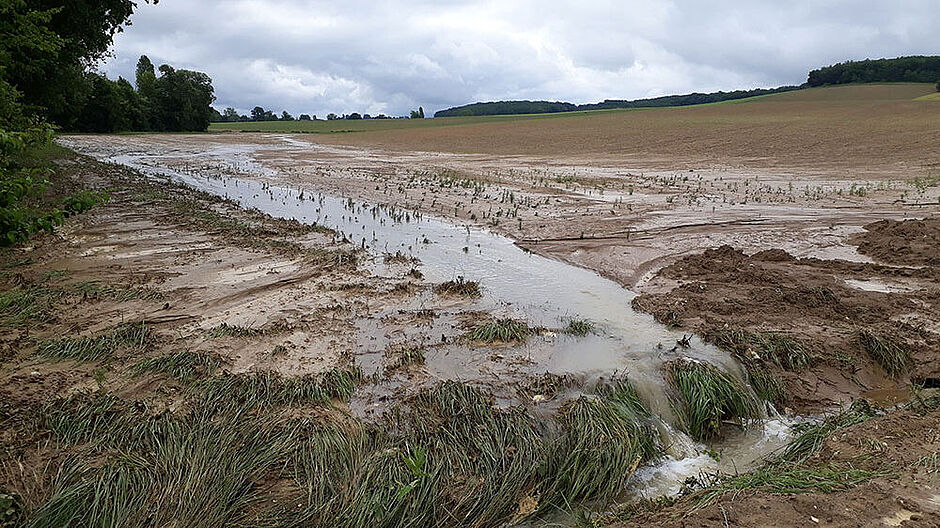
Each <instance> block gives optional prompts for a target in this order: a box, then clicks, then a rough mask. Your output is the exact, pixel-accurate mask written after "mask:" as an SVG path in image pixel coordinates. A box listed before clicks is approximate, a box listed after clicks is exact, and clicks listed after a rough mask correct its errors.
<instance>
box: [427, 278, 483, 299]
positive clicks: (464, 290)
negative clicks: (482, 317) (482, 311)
mask: <svg viewBox="0 0 940 528" xmlns="http://www.w3.org/2000/svg"><path fill="white" fill-rule="evenodd" d="M434 293H436V294H438V295H459V296H462V297H480V296H482V295H483V292H481V291H480V283H479V282H477V281H468V280H466V279H464V278H463V277H457V279H456V280H450V281H447V282H442V283H440V284H437V285H435V286H434Z"/></svg>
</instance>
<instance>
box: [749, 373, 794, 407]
mask: <svg viewBox="0 0 940 528" xmlns="http://www.w3.org/2000/svg"><path fill="white" fill-rule="evenodd" d="M747 379H748V382H750V384H751V387H752V388H753V389H754V393H755V394H757V397H758V398H761V399H762V400H765V401H769V402H770V403H773V404H774V405H783V404H785V403H787V400H788V399H789V396H788V394H787V390H786V389H785V388H784V386H783V382H782V381H780V378H778V377H777V376H776V375H774V374H773V373H771V372H769V371H767V370H766V369H764V368H763V367H748V369H747Z"/></svg>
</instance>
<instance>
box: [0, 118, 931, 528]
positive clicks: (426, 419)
mask: <svg viewBox="0 0 940 528" xmlns="http://www.w3.org/2000/svg"><path fill="white" fill-rule="evenodd" d="M59 142H60V143H61V144H62V145H64V146H67V147H69V148H71V149H74V150H75V151H76V152H79V153H81V154H85V155H87V156H89V157H83V156H76V155H74V154H63V157H62V158H61V159H59V160H58V161H57V162H56V163H57V166H58V168H59V171H61V172H63V173H64V174H66V175H68V177H69V178H72V179H73V180H76V181H81V182H83V185H85V186H90V187H91V188H94V189H98V190H100V191H101V192H107V193H109V194H110V196H111V199H110V200H109V201H108V202H107V203H105V204H102V205H99V206H97V207H95V208H94V209H93V210H92V211H91V212H89V213H87V214H86V215H82V216H80V217H77V218H76V219H74V220H71V219H70V221H69V222H68V224H67V225H66V226H65V227H64V228H63V229H61V230H60V231H57V232H56V234H55V235H50V236H46V237H41V238H37V239H36V241H35V243H34V244H31V245H29V246H27V247H24V248H21V249H17V250H16V251H13V252H7V253H4V254H3V262H2V265H3V266H4V267H3V270H4V273H3V274H2V275H0V279H2V280H3V281H5V282H6V284H7V287H8V290H9V291H10V293H9V294H8V295H7V296H6V297H5V298H3V299H0V301H2V302H0V324H2V325H4V327H5V328H7V329H8V330H9V332H7V335H5V336H4V338H3V339H2V340H0V346H2V349H0V350H3V351H4V354H6V355H7V357H9V358H10V359H9V360H8V361H7V363H6V366H5V368H4V370H3V373H4V376H6V381H7V383H6V384H5V387H4V389H3V391H2V393H0V395H2V396H3V398H4V401H10V402H12V403H11V404H10V406H9V408H13V409H29V410H30V412H28V413H24V412H14V413H13V414H10V415H9V417H7V418H3V416H5V415H0V418H3V419H4V420H5V422H4V423H6V424H11V426H10V427H9V428H8V429H7V431H8V432H7V433H5V434H6V435H7V436H6V437H5V438H6V440H5V442H6V443H5V444H4V445H7V446H14V447H12V448H9V449H10V453H11V460H12V461H13V462H12V463H10V464H3V465H0V482H2V484H3V486H4V487H5V489H11V490H14V491H15V492H16V493H17V496H19V497H23V498H24V499H23V504H24V508H26V510H28V511H31V512H33V515H34V518H35V519H37V521H36V522H37V523H38V524H37V525H39V526H43V525H55V524H56V523H57V522H59V524H61V522H60V520H61V519H63V518H66V517H67V516H68V515H69V513H68V512H70V511H74V510H73V509H72V508H71V507H70V504H71V502H70V501H72V500H81V501H84V502H88V503H92V504H100V505H101V506H102V507H104V506H105V505H106V504H107V505H110V504H111V502H109V501H110V499H107V498H106V497H109V496H112V495H113V494H123V495H121V496H124V495H126V496H131V497H150V496H152V495H153V494H154V493H158V492H159V493H165V492H163V491H159V490H162V489H163V487H164V486H165V485H166V483H165V482H164V481H163V480H162V479H161V477H159V475H161V474H163V472H167V471H170V472H174V473H176V472H178V473H179V474H181V475H185V476H186V477H185V479H183V480H180V481H179V482H178V483H171V484H170V485H171V487H172V488H173V490H174V491H173V493H174V494H178V495H179V496H180V497H196V496H201V497H202V498H201V499H199V501H198V506H197V505H195V503H194V505H193V506H192V507H190V506H189V505H181V506H180V507H182V508H183V510H184V511H186V515H187V516H192V517H191V520H192V522H193V523H194V525H199V524H200V523H203V522H204V519H205V518H207V517H206V516H216V518H219V519H221V518H225V519H230V520H231V519H237V520H238V523H239V524H241V525H263V526H269V525H273V526H301V525H318V526H319V525H322V526H334V525H336V524H337V521H336V520H337V519H340V520H341V521H340V522H339V524H340V525H342V526H350V527H354V526H363V525H372V524H379V525H388V526H412V525H424V524H429V523H432V519H433V520H434V522H437V521H439V520H440V519H448V520H447V522H445V523H444V524H445V525H448V526H504V525H517V526H541V525H545V524H549V525H562V526H576V525H581V524H583V523H584V522H591V523H593V524H595V525H605V524H612V525H619V524H618V523H620V524H622V525H625V526H626V525H632V526H638V525H664V526H681V525H682V524H683V523H685V522H687V521H685V520H683V519H685V518H686V517H687V516H688V517H690V518H693V519H695V521H691V522H693V523H698V524H701V525H704V526H709V525H714V526H722V525H723V524H722V523H723V522H724V519H726V517H727V515H729V514H728V513H727V512H729V511H731V509H730V508H731V503H732V502H733V503H734V508H736V509H735V511H740V512H751V513H749V514H747V515H745V514H744V513H741V514H737V515H739V517H738V519H745V520H747V519H750V520H756V519H760V518H762V515H763V514H761V513H760V512H762V511H764V510H765V509H767V508H770V509H773V510H774V511H780V510H779V509H780V508H786V507H787V506H786V505H787V504H788V503H787V502H786V501H780V500H777V499H775V498H773V497H775V495H774V494H776V493H779V492H780V491H779V490H780V489H781V486H784V487H785V486H791V487H790V488H785V489H798V490H801V492H806V493H808V497H810V499H807V500H812V501H818V502H814V504H820V505H825V507H826V508H828V511H830V512H831V514H830V515H831V516H832V517H833V518H838V519H840V521H839V522H840V523H842V524H837V525H845V526H851V525H852V523H853V522H855V521H854V520H853V519H856V517H852V515H850V514H848V513H846V512H852V511H855V510H854V509H853V508H855V506H856V505H857V504H859V503H860V502H865V503H874V502H878V503H879V504H882V505H884V509H885V511H890V512H891V513H890V514H888V515H891V516H895V515H900V516H902V517H903V516H906V515H908V514H910V515H912V516H914V517H916V516H917V515H920V512H926V511H931V508H932V507H933V506H931V504H933V503H932V502H931V500H933V499H932V498H931V496H929V495H923V494H919V495H917V496H916V497H913V498H911V500H912V501H914V502H911V503H905V505H906V506H905V508H902V509H896V508H895V507H894V506H890V505H889V503H890V502H891V500H893V499H892V497H894V496H896V493H899V492H897V491H896V490H900V489H904V486H909V485H911V483H913V482H914V481H918V482H919V481H920V479H926V481H930V482H932V479H934V477H933V476H932V475H934V473H930V465H929V464H927V463H924V462H923V460H924V458H923V457H928V459H929V455H930V450H931V449H934V446H935V445H936V443H937V439H936V438H935V437H931V436H930V431H932V430H933V429H932V428H931V427H932V426H931V423H933V422H932V420H934V421H935V415H936V413H937V410H936V407H937V404H938V402H937V401H936V400H937V399H938V398H937V396H936V394H935V392H936V389H935V388H934V387H935V386H936V384H937V382H936V380H937V379H940V363H938V362H937V360H936V358H937V357H940V339H938V337H940V319H938V318H937V316H936V314H937V313H940V311H938V310H937V307H938V306H940V297H938V295H940V290H937V288H936V284H937V283H938V281H940V275H938V273H940V272H938V268H937V266H936V264H937V262H940V261H938V260H937V259H938V258H940V254H938V251H937V247H940V246H938V243H940V220H938V219H937V218H936V216H935V213H934V210H935V209H936V208H937V207H938V204H940V201H938V196H937V194H938V189H940V180H936V179H935V178H933V177H932V176H930V170H929V168H918V169H917V170H916V171H914V172H913V173H895V172H891V171H887V172H885V171H879V170H876V169H872V170H869V171H866V172H864V173H851V174H850V173H846V172H844V171H841V170H836V171H834V170H827V169H819V170H810V169H806V168H799V167H794V168H768V167H744V166H741V167H736V166H732V165H731V164H726V165H718V164H703V165H701V166H699V165H693V166H691V167H689V166H685V165H684V164H682V165H683V166H682V167H681V168H677V166H676V165H675V164H674V163H664V162H661V161H660V162H658V161H655V160H645V161H644V160H640V159H638V158H629V159H628V158H615V157H608V158H604V157H597V158H593V159H587V158H578V157H565V156H560V155H559V156H547V155H545V156H542V155H530V156H502V155H496V154H453V153H443V152H420V151H418V152H415V151H410V152H402V151H391V150H381V149H378V148H375V147H363V146H358V147H349V146H339V145H324V144H320V143H319V142H317V141H315V138H313V137H311V136H307V135H291V134H283V133H274V134H214V135H213V134H209V135H140V136H66V137H62V138H60V139H59ZM95 160H99V161H95ZM0 403H2V402H0ZM6 408H8V407H0V410H2V409H6ZM100 417H107V419H104V420H102V419H100ZM907 422H909V423H911V424H916V425H915V433H912V434H914V435H915V436H904V435H898V434H897V431H898V427H899V426H900V424H902V423H907ZM880 427H884V428H885V429H883V430H881V429H879V428H880ZM878 431H881V432H882V433H883V434H880V436H877V435H876V437H875V438H871V437H870V435H872V434H874V433H873V432H878ZM866 435H869V436H866ZM19 439H22V440H19ZM48 439H53V441H51V442H50V441H48ZM848 439H851V440H848ZM246 442H247V443H246ZM839 442H841V443H839ZM936 447H938V448H940V446H936ZM925 450H926V451H925ZM115 453H129V454H133V456H134V457H137V458H134V459H133V460H135V462H134V463H133V464H130V463H128V460H130V459H127V458H126V457H124V458H122V457H123V456H124V455H121V456H117V455H114V454H115ZM186 453H189V454H188V455H187V454H186ZM878 453H891V455H890V457H884V456H880V455H877V454H878ZM128 456H129V455H128ZM102 457H104V458H102ZM220 459H225V460H231V461H232V463H231V465H230V466H227V467H226V468H225V469H224V471H216V470H215V469H213V468H215V467H216V466H217V462H216V461H217V460H220ZM34 460H46V461H48V462H46V463H42V464H37V463H36V462H34ZM102 460H104V462H102ZM928 462H929V460H928ZM885 464H888V465H887V466H885ZM917 464H920V465H917ZM889 466H890V468H889ZM901 467H904V468H915V467H916V468H919V469H911V472H910V473H905V475H906V476H904V477H903V478H904V479H906V480H903V481H899V480H897V478H896V477H894V476H889V475H895V474H896V473H889V470H888V469H886V468H889V469H891V470H892V471H896V470H897V469H898V468H901ZM189 483H193V484H192V486H195V487H196V488H198V490H202V491H199V492H198V493H195V492H193V491H192V490H191V489H190V484H189ZM879 486H880V487H879ZM236 488H237V489H240V490H243V491H240V492H238V493H237V497H236V498H234V499H233V501H232V502H230V503H225V504H220V503H218V502H216V499H217V493H218V490H225V489H236ZM102 489H109V490H110V489H113V490H114V492H113V493H112V492H111V491H108V492H107V493H100V492H99V491H98V490H102ZM879 489H888V490H891V491H889V492H887V493H882V492H878V491H877V490H879ZM741 490H747V493H744V492H741V497H742V498H739V491H741ZM827 490H828V491H827ZM829 493H832V494H831V495H829ZM879 493H880V494H879ZM200 494H201V495H200ZM823 494H826V495H823ZM745 496H746V498H743V497H745ZM73 497H79V499H73ZM148 500H149V499H148ZM181 500H182V499H181ZM187 500H188V499H187ZM161 504H163V503H161ZM166 504H168V505H172V504H176V503H175V502H172V501H171V502H167V503H166ZM892 504H893V503H892ZM108 507H109V508H110V506H108ZM206 508H208V509H206ZM738 508H740V509H738ZM895 510H897V511H895ZM94 511H95V512H104V513H100V515H99V513H95V515H98V517H96V518H99V519H117V518H120V519H122V520H121V521H120V522H118V523H117V524H122V523H123V524H128V523H130V524H135V523H137V524H141V523H143V524H147V523H149V524H154V523H156V524H159V522H160V519H169V518H176V517H177V516H178V511H180V508H179V507H177V506H166V507H161V508H158V509H156V510H153V511H150V512H147V513H146V519H145V518H143V517H142V516H143V515H144V514H143V513H141V511H142V510H140V509H139V508H135V507H133V505H130V506H128V507H127V508H124V507H122V508H117V509H114V510H107V511H106V510H103V509H102V510H94ZM802 511H803V510H800V512H802ZM107 512H111V513H107ZM912 512H913V513H912ZM780 515H782V516H784V517H788V516H789V517H792V518H793V519H796V518H802V517H801V516H802V515H803V513H798V514H796V516H794V514H793V512H789V511H785V512H781V513H780ZM789 517H788V518H789ZM914 517H911V518H914ZM187 518H189V517H187ZM892 518H893V517H892ZM905 518H907V517H905ZM699 521H701V522H699ZM109 522H110V521H109ZM748 522H749V521H748ZM43 523H45V524H43ZM716 523H717V524H716ZM742 525H750V524H747V522H745V524H742ZM758 525H759V524H758Z"/></svg>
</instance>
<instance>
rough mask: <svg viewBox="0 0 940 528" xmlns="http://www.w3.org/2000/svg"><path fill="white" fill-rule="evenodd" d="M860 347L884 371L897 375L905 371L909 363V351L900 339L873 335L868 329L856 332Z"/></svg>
mask: <svg viewBox="0 0 940 528" xmlns="http://www.w3.org/2000/svg"><path fill="white" fill-rule="evenodd" d="M858 338H859V341H861V343H862V347H863V348H864V349H865V351H866V352H868V355H869V356H871V358H872V359H874V360H875V362H877V363H878V364H879V365H881V367H882V368H883V369H885V371H886V372H887V373H888V374H890V375H892V376H897V375H899V374H902V373H904V372H905V371H907V369H908V367H909V366H910V363H911V352H910V350H908V348H907V346H906V345H905V344H904V342H903V341H901V340H900V339H896V338H893V337H889V336H886V335H881V336H879V335H875V334H874V333H872V332H870V331H868V330H861V331H859V333H858Z"/></svg>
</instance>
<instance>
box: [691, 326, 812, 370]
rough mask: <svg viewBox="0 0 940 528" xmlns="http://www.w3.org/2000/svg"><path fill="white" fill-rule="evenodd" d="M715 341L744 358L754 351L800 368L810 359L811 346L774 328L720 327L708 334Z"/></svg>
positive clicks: (746, 359) (747, 360)
mask: <svg viewBox="0 0 940 528" xmlns="http://www.w3.org/2000/svg"><path fill="white" fill-rule="evenodd" d="M709 337H710V338H711V339H712V340H713V341H714V342H715V344H716V345H718V346H719V347H721V348H724V349H725V350H728V351H730V352H732V353H734V354H736V355H737V356H738V357H740V358H742V360H744V361H746V362H750V361H753V360H754V359H755V357H754V354H757V356H758V357H759V358H760V359H762V360H766V361H772V362H773V363H774V364H776V365H778V366H781V367H783V368H785V369H788V370H801V369H804V368H806V367H808V366H810V365H811V364H812V362H813V354H812V352H811V350H810V349H809V348H808V347H806V346H805V345H804V344H803V343H801V342H800V341H798V340H796V339H794V338H792V337H790V336H788V335H786V334H781V333H777V332H747V331H744V330H720V331H717V332H714V333H712V334H711V335H710V336H709Z"/></svg>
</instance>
